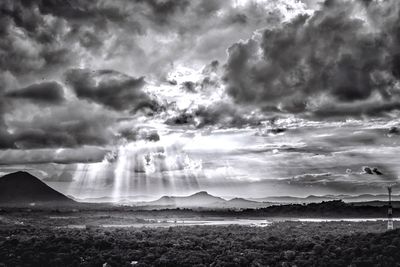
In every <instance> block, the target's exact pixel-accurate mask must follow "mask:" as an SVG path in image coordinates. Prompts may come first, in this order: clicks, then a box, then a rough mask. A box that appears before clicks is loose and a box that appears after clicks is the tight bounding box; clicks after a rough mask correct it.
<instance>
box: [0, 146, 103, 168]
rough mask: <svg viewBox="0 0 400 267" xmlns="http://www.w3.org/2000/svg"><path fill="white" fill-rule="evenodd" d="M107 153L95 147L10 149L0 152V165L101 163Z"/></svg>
mask: <svg viewBox="0 0 400 267" xmlns="http://www.w3.org/2000/svg"><path fill="white" fill-rule="evenodd" d="M108 152H109V151H107V150H105V149H101V148H97V147H87V148H77V149H68V148H66V149H63V150H62V151H59V152H57V151H55V150H54V149H31V150H29V149H28V150H25V149H12V150H1V151H0V165H13V164H48V163H57V164H72V163H81V162H85V163H91V162H101V161H102V160H103V159H104V157H105V156H106V154H107V153H108Z"/></svg>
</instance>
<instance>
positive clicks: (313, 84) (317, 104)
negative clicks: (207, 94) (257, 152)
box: [225, 0, 400, 116]
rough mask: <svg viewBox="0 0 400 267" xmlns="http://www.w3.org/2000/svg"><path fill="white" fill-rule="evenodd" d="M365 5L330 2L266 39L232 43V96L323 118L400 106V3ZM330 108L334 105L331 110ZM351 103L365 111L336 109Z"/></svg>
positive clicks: (340, 0)
mask: <svg viewBox="0 0 400 267" xmlns="http://www.w3.org/2000/svg"><path fill="white" fill-rule="evenodd" d="M365 3H366V2H363V1H345V0H328V1H325V2H324V3H323V4H321V8H320V10H318V11H315V13H314V14H313V15H311V16H308V15H300V16H298V17H297V18H295V19H294V20H292V21H290V22H288V23H285V24H284V25H283V26H282V27H277V28H275V29H267V30H265V31H264V32H263V34H262V38H261V40H260V41H257V40H256V39H249V40H248V41H246V42H240V43H236V44H234V45H232V46H231V47H230V48H229V49H228V53H229V58H228V61H227V63H226V66H225V68H226V72H225V81H226V84H227V91H228V93H229V94H230V95H231V96H232V97H233V98H234V99H235V100H236V101H237V102H239V103H246V104H256V105H258V106H260V107H262V108H264V109H265V110H279V111H283V112H289V113H302V112H306V111H309V112H312V113H317V114H318V115H320V116H324V115H325V114H326V115H327V116H329V115H333V114H338V115H339V114H340V113H342V115H344V116H346V115H350V116H351V115H362V114H367V115H371V114H374V113H376V112H377V113H383V112H385V111H390V110H393V109H398V108H399V106H398V104H397V102H398V101H397V99H398V95H399V89H398V88H397V87H398V86H397V85H396V83H397V82H398V79H399V75H398V73H400V72H398V66H399V65H400V64H398V62H399V60H398V58H399V57H398V53H399V49H398V47H399V44H400V42H399V41H400V40H399V38H398V34H397V31H398V26H397V25H398V24H399V22H400V20H399V15H398V14H397V13H396V11H395V10H397V9H398V7H399V3H398V2H396V1H385V2H375V1H370V3H369V4H365ZM364 13H365V14H366V15H363V14H364ZM383 15H385V16H383ZM367 100H370V102H368V103H367V104H364V103H363V101H367ZM373 100H375V101H373ZM372 102H375V103H372ZM327 103H330V104H331V106H332V107H331V108H328V109H325V107H324V106H325V105H326V104H327ZM347 103H356V104H355V105H356V106H358V107H361V111H357V110H356V109H357V108H356V107H354V106H353V107H351V106H348V107H346V108H345V109H344V110H345V111H343V110H342V109H341V106H338V105H346V104H347ZM346 110H347V111H348V113H347V111H346ZM357 113H358V114H357Z"/></svg>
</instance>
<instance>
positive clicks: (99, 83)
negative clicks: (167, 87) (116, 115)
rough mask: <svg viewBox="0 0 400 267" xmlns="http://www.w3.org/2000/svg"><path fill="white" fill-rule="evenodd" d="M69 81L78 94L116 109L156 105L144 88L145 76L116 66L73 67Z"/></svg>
mask: <svg viewBox="0 0 400 267" xmlns="http://www.w3.org/2000/svg"><path fill="white" fill-rule="evenodd" d="M65 76H66V78H65V79H66V83H67V84H69V85H71V87H72V89H73V90H74V92H75V93H76V95H77V96H78V97H79V98H84V99H88V100H90V101H94V102H97V103H100V104H103V105H105V106H107V107H110V108H113V109H115V110H124V109H131V110H137V109H140V108H142V107H150V108H153V105H154V103H153V102H152V101H151V99H150V98H149V97H148V95H147V94H146V93H144V92H143V91H142V88H143V85H144V84H145V81H144V78H143V77H140V78H133V77H130V76H128V75H125V74H122V73H120V72H117V71H113V70H89V69H72V70H69V71H68V72H67V73H66V75H65Z"/></svg>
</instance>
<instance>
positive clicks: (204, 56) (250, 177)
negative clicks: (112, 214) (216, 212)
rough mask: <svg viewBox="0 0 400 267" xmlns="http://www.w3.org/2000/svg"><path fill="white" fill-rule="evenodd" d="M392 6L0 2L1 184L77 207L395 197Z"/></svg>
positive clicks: (399, 93) (332, 0) (399, 35)
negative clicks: (200, 199) (156, 200)
mask: <svg viewBox="0 0 400 267" xmlns="http://www.w3.org/2000/svg"><path fill="white" fill-rule="evenodd" d="M399 14H400V2H399V1H396V0H355V1H349V0H326V1H324V0H302V1H301V0H288V1H287V0H257V1H256V0H247V1H246V0H230V1H228V0H227V1H216V0H198V1H189V0H114V1H111V0H100V1H86V0H68V1H65V0H34V1H32V0H29V1H28V0H3V1H1V2H0V174H7V173H10V172H13V171H16V170H26V171H29V172H30V173H32V174H34V175H36V176H37V177H39V178H40V179H42V180H43V181H44V182H45V183H46V184H48V185H49V186H51V187H53V188H55V189H57V190H59V191H60V192H62V193H64V194H67V195H69V196H73V197H75V198H80V199H84V198H95V197H103V196H107V197H113V198H115V199H119V198H123V197H126V196H143V197H144V196H150V197H159V196H162V195H187V194H191V193H195V192H198V191H207V192H209V193H211V194H214V195H218V196H224V197H267V196H283V195H289V196H299V197H304V196H308V195H326V194H332V195H341V194H346V195H359V194H366V193H369V194H379V193H384V192H385V191H386V187H387V186H389V185H392V186H393V187H394V193H395V194H396V189H397V190H399V189H400V186H398V184H397V183H398V175H399V173H400V166H399V164H398V160H397V156H398V155H399V154H400V120H399V110H400V28H399V25H400V21H399V20H400V16H399Z"/></svg>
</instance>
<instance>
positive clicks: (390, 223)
mask: <svg viewBox="0 0 400 267" xmlns="http://www.w3.org/2000/svg"><path fill="white" fill-rule="evenodd" d="M387 189H388V193H389V203H388V225H387V229H388V230H393V209H392V187H391V186H388V188H387Z"/></svg>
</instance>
